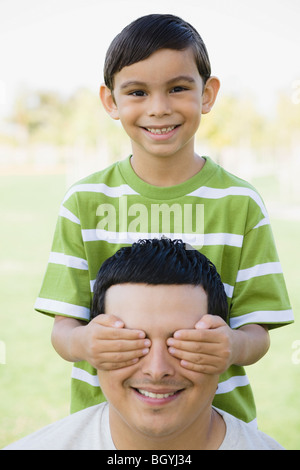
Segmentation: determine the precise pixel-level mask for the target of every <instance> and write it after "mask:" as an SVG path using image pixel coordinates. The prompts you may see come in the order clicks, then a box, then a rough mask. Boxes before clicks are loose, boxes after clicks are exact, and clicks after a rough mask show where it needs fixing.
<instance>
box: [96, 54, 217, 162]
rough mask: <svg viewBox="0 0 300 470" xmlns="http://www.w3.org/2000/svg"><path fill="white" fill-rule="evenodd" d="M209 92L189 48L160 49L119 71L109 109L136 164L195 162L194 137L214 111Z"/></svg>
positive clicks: (115, 78) (111, 94)
mask: <svg viewBox="0 0 300 470" xmlns="http://www.w3.org/2000/svg"><path fill="white" fill-rule="evenodd" d="M209 80H210V79H209ZM206 88H207V87H206V86H205V87H204V86H203V81H202V78H201V76H200V74H199V71H198V69H197V65H196V62H195V58H194V54H193V51H192V49H190V48H189V49H185V50H182V51H178V50H171V49H160V50H158V51H156V52H155V53H153V54H151V55H150V57H148V58H147V59H145V60H142V61H140V62H136V63H134V64H132V65H129V66H126V67H124V68H123V69H122V70H121V71H120V72H118V73H117V74H116V75H115V77H114V90H113V92H112V93H111V92H110V91H108V89H106V106H105V107H106V109H108V107H109V113H110V115H111V117H113V118H114V119H120V121H121V123H122V125H123V127H124V129H125V131H126V133H127V134H128V136H129V137H130V139H131V143H132V151H133V161H135V162H136V161H138V162H141V161H143V162H144V163H146V162H147V161H148V160H149V158H151V161H153V157H156V158H159V159H161V158H166V157H168V160H170V159H171V160H172V161H181V164H182V163H183V162H184V164H185V165H186V166H187V165H190V164H191V163H192V162H193V161H195V154H194V137H195V133H196V131H197V129H198V127H199V124H200V120H201V114H202V113H206V112H209V110H210V107H211V105H209V108H208V104H207V102H208V98H210V93H208V94H207V90H206ZM208 88H209V87H208ZM109 94H110V96H109ZM109 99H110V104H109V106H107V101H109ZM102 101H103V98H102ZM104 105H105V104H104Z"/></svg>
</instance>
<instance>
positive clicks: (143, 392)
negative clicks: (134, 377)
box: [138, 389, 176, 398]
mask: <svg viewBox="0 0 300 470" xmlns="http://www.w3.org/2000/svg"><path fill="white" fill-rule="evenodd" d="M138 392H139V393H140V394H141V395H144V396H145V397H149V398H167V397H171V396H172V395H175V393H176V392H170V393H153V392H147V390H141V389H138Z"/></svg>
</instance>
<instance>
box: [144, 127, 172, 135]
mask: <svg viewBox="0 0 300 470" xmlns="http://www.w3.org/2000/svg"><path fill="white" fill-rule="evenodd" d="M146 129H147V131H149V132H151V133H152V134H166V133H167V132H171V131H172V130H173V129H175V126H171V127H163V128H162V129H152V128H151V127H147V128H146Z"/></svg>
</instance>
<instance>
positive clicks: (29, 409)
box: [0, 0, 300, 449]
mask: <svg viewBox="0 0 300 470" xmlns="http://www.w3.org/2000/svg"><path fill="white" fill-rule="evenodd" d="M113 3H114V4H115V5H114V7H115V8H114V11H118V13H119V14H118V15H117V14H116V15H114V21H107V18H108V17H109V12H110V11H111V6H112V4H113ZM0 4H1V5H0V26H1V27H0V39H1V41H0V55H1V76H0V210H1V230H0V250H1V251H0V423H1V425H0V448H2V447H3V446H5V445H6V444H8V443H10V442H12V441H14V440H16V439H18V438H20V437H22V436H24V435H27V434H28V433H31V432H33V431H35V430H37V429H38V428H40V427H42V426H44V425H47V424H49V423H50V422H53V421H56V420H57V419H59V418H61V417H64V416H66V415H67V414H68V413H69V402H70V390H69V388H70V374H71V364H68V363H66V362H65V361H63V360H62V359H61V358H60V357H59V356H58V355H57V354H56V352H55V351H54V350H53V348H52V346H51V342H50V334H51V329H52V320H51V319H50V318H48V317H44V316H43V315H41V314H38V313H36V312H35V311H34V309H33V305H34V302H35V299H36V297H37V295H38V292H39V289H40V285H41V281H42V277H43V274H44V271H45V267H46V264H47V261H48V256H49V251H50V248H51V241H52V236H53V232H54V227H55V223H56V219H57V214H58V210H59V205H60V202H61V200H62V198H63V196H64V194H65V192H66V190H67V188H68V187H69V186H70V184H72V183H73V182H75V181H76V180H78V179H79V178H81V177H84V176H86V175H87V174H89V173H92V172H93V171H97V170H98V169H101V168H104V167H106V166H108V165H109V164H110V163H112V162H113V161H115V160H117V159H121V158H125V157H126V156H127V155H128V154H129V153H130V148H129V145H128V139H127V137H126V135H125V133H124V132H123V130H122V128H121V127H120V125H119V124H118V123H117V122H113V121H112V120H110V119H109V118H108V117H107V115H106V114H105V112H104V111H103V109H102V107H101V105H100V103H99V98H98V97H97V90H98V88H99V84H100V82H101V80H102V74H101V67H102V64H103V59H104V51H105V50H106V48H107V46H108V44H109V43H110V41H111V40H112V38H113V37H114V35H115V34H117V33H118V32H119V31H120V28H121V27H123V26H125V24H127V23H128V22H129V21H130V20H132V19H134V18H136V17H138V16H141V15H142V14H147V13H153V11H154V10H156V12H166V11H167V12H172V13H174V14H178V15H179V16H182V17H184V18H185V19H187V21H190V22H191V23H192V24H193V25H194V26H196V28H197V29H199V31H200V33H201V34H202V35H203V38H204V40H205V42H206V43H207V46H208V49H209V52H210V56H211V60H212V65H213V73H216V75H218V76H219V77H220V79H221V83H222V87H221V90H220V96H219V97H218V99H217V102H216V104H215V106H214V108H213V110H212V111H211V112H210V113H209V114H208V115H205V116H203V117H202V122H201V126H200V130H199V132H198V133H197V136H196V137H197V139H196V141H197V149H196V150H197V151H198V153H200V154H201V155H210V156H211V158H212V159H213V160H215V161H216V162H217V163H220V164H221V165H222V166H224V167H225V168H226V169H227V170H229V171H231V172H232V173H234V174H236V175H237V176H240V177H241V178H244V179H246V180H248V181H250V182H252V183H253V184H254V186H256V188H257V189H258V190H259V192H260V193H261V195H262V197H263V199H264V200H265V202H266V205H267V208H268V211H269V213H270V217H271V223H272V226H273V231H274V236H275V240H276V243H277V247H278V251H279V256H280V261H281V263H282V266H283V270H284V274H285V278H286V282H287V286H288V290H289V294H290V298H291V303H292V307H293V310H294V315H295V319H296V322H295V324H293V325H290V326H287V327H283V328H280V329H278V330H274V331H272V332H271V349H270V351H269V352H268V354H267V355H266V356H265V357H264V358H263V359H262V360H261V361H259V363H258V364H256V365H253V366H251V367H248V368H247V373H248V375H249V376H250V380H251V383H252V386H253V389H254V393H255V397H256V403H257V411H258V424H259V427H260V429H262V430H263V431H265V432H267V433H268V434H270V435H271V436H273V437H274V438H275V439H277V440H278V441H279V442H280V443H281V444H282V445H283V446H284V447H285V448H287V449H300V412H299V409H300V394H299V390H300V328H299V321H298V318H299V312H300V295H299V286H298V285H299V265H300V254H299V240H300V189H299V180H300V125H299V124H300V77H299V65H298V63H297V61H296V60H295V57H298V55H299V54H298V52H299V24H298V23H299V21H298V18H299V14H298V13H299V8H300V7H299V2H298V0H286V1H285V2H271V0H268V1H267V0H264V1H263V2H261V1H259V0H244V1H243V2H240V1H239V0H231V1H230V2H228V1H227V0H226V1H224V2H222V1H219V0H211V1H210V2H207V1H206V0H197V2H194V1H190V2H185V3H184V5H183V4H182V2H180V1H175V0H172V1H171V0H163V1H162V0H157V1H152V2H150V3H149V4H146V3H145V2H138V1H135V0H127V1H126V2H124V1H123V0H119V1H117V0H109V1H108V0H103V1H101V2H99V1H98V0H95V1H94V0H84V1H82V0H72V1H71V0H51V1H50V0H45V1H43V2H40V1H39V0H27V1H26V2H20V1H19V0H2V1H1V2H0ZM257 11H259V15H258V14H257ZM53 32H55V34H53ZM78 32H80V34H78ZM220 38H221V40H220ZM249 90H250V91H249Z"/></svg>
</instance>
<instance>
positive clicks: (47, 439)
mask: <svg viewBox="0 0 300 470" xmlns="http://www.w3.org/2000/svg"><path fill="white" fill-rule="evenodd" d="M106 412H107V403H106V402H105V403H101V404H99V405H94V406H91V407H89V408H85V409H83V410H81V411H78V412H77V413H74V414H70V415H68V416H66V417H65V418H62V419H60V420H59V421H56V422H54V423H51V424H49V425H48V426H45V427H43V428H41V429H39V430H38V431H36V432H34V433H33V434H29V435H28V436H25V437H24V438H22V439H20V440H18V441H16V442H14V443H12V444H10V445H8V446H7V447H5V448H4V450H55V449H56V450H60V449H72V448H78V445H80V443H79V442H77V440H78V439H80V440H81V439H82V429H86V427H87V426H92V425H93V422H97V423H100V422H101V419H102V416H103V414H104V413H106Z"/></svg>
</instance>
